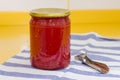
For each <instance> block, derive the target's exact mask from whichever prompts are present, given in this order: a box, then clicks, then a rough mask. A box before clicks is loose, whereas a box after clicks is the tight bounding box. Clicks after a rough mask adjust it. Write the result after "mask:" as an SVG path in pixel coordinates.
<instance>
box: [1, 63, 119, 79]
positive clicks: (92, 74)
mask: <svg viewBox="0 0 120 80" xmlns="http://www.w3.org/2000/svg"><path fill="white" fill-rule="evenodd" d="M9 64H10V63H6V64H4V65H6V66H12V67H16V65H17V64H16V65H14V64H11V65H9ZM78 64H79V66H85V65H81V64H80V63H78ZM17 66H19V65H17ZM29 66H30V65H29ZM19 67H24V66H19ZM85 67H86V66H85ZM24 68H26V67H24ZM27 68H32V67H27ZM58 71H61V72H72V73H76V74H80V75H87V76H97V77H113V78H114V77H117V78H120V75H114V74H101V73H99V72H98V73H96V72H90V71H82V70H77V69H74V68H69V69H62V70H58ZM0 73H1V71H0ZM7 74H8V73H7ZM9 74H10V73H9ZM16 74H19V72H18V73H16ZM24 74H25V75H26V77H27V76H28V75H29V76H30V75H33V76H37V75H36V74H27V73H24ZM15 76H16V75H15ZM19 76H20V77H23V76H21V75H19ZM29 76H28V77H29ZM46 76H47V75H46ZM50 76H51V75H49V77H50ZM54 77H55V78H56V77H57V76H52V77H51V78H50V79H53V78H54ZM33 78H34V77H33ZM36 78H37V77H36ZM41 78H42V77H41ZM63 78H64V77H63ZM57 79H59V77H57V78H56V80H57ZM63 80H65V79H63Z"/></svg>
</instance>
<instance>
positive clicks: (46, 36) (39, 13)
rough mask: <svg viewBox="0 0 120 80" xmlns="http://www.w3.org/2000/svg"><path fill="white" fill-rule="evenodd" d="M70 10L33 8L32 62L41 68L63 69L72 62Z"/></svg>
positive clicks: (31, 27) (31, 23)
mask: <svg viewBox="0 0 120 80" xmlns="http://www.w3.org/2000/svg"><path fill="white" fill-rule="evenodd" d="M69 14H70V12H69V10H66V9H59V8H40V9H35V10H32V11H31V13H30V15H31V16H32V18H31V21H30V53H31V55H30V58H31V64H32V66H33V67H35V68H39V69H51V70H52V69H61V68H65V67H67V66H68V65H69V63H70V19H69Z"/></svg>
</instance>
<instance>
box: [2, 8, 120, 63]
mask: <svg viewBox="0 0 120 80" xmlns="http://www.w3.org/2000/svg"><path fill="white" fill-rule="evenodd" d="M108 14H109V15H108ZM119 14H120V10H110V11H109V10H107V11H104V10H100V11H98V10H91V11H89V10H88V11H84V10H82V11H72V14H71V21H72V22H71V33H87V32H97V33H99V34H100V35H103V36H107V37H112V38H120V15H119ZM106 16H107V17H106ZM110 16H111V17H110ZM0 17H1V19H0V64H1V63H3V62H4V61H6V60H7V59H9V58H10V57H11V56H14V55H15V54H16V53H19V52H20V50H21V49H22V47H23V46H28V45H29V19H30V16H29V14H28V12H0Z"/></svg>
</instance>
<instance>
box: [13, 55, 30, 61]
mask: <svg viewBox="0 0 120 80" xmlns="http://www.w3.org/2000/svg"><path fill="white" fill-rule="evenodd" d="M12 58H16V59H24V60H28V59H30V57H23V56H17V55H16V56H13V57H12Z"/></svg>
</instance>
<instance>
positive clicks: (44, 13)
mask: <svg viewBox="0 0 120 80" xmlns="http://www.w3.org/2000/svg"><path fill="white" fill-rule="evenodd" d="M30 15H31V16H33V17H64V16H69V15H70V10H68V9H62V8H38V9H33V10H31V11H30Z"/></svg>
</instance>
